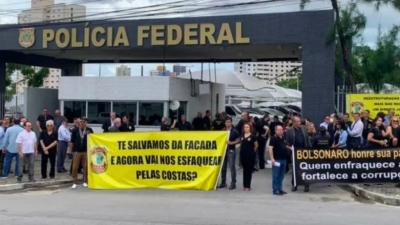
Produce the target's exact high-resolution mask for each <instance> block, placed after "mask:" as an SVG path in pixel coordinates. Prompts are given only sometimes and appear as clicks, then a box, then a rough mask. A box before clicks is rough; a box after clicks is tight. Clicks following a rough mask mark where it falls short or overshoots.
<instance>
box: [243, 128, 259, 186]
mask: <svg viewBox="0 0 400 225" xmlns="http://www.w3.org/2000/svg"><path fill="white" fill-rule="evenodd" d="M240 141H241V145H240V160H241V162H242V167H243V190H245V191H250V188H251V177H252V172H253V168H254V157H255V156H254V154H255V152H256V151H257V147H258V146H257V138H256V136H255V135H254V134H253V129H252V126H251V124H250V123H246V124H244V126H243V131H242V136H241V137H240Z"/></svg>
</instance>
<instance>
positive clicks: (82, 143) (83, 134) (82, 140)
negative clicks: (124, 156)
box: [71, 118, 94, 188]
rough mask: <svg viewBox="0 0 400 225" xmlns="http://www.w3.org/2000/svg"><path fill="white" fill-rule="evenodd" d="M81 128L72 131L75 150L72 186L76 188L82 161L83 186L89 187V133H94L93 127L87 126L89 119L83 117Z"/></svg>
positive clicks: (72, 145)
mask: <svg viewBox="0 0 400 225" xmlns="http://www.w3.org/2000/svg"><path fill="white" fill-rule="evenodd" d="M80 123H81V124H80V126H79V128H77V129H75V130H73V131H72V134H71V148H72V150H73V152H74V162H73V167H72V178H73V182H74V184H73V185H72V188H76V187H77V184H78V168H79V164H80V163H82V167H83V186H84V187H87V164H86V162H87V156H86V155H87V150H88V149H87V139H88V138H87V135H88V134H89V133H94V132H93V129H92V128H90V127H88V126H87V119H86V118H81V120H80Z"/></svg>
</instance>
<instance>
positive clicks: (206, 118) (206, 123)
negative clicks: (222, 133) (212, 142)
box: [203, 110, 211, 130]
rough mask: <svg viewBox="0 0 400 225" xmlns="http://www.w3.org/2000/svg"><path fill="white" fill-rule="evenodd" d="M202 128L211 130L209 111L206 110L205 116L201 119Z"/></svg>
mask: <svg viewBox="0 0 400 225" xmlns="http://www.w3.org/2000/svg"><path fill="white" fill-rule="evenodd" d="M203 127H204V129H205V130H210V129H211V111H210V110H207V111H206V115H205V116H204V118H203Z"/></svg>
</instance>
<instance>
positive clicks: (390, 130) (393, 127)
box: [386, 116, 400, 147]
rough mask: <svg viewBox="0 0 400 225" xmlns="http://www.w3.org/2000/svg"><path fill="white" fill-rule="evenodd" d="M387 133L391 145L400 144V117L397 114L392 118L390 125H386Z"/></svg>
mask: <svg viewBox="0 0 400 225" xmlns="http://www.w3.org/2000/svg"><path fill="white" fill-rule="evenodd" d="M386 134H387V137H388V139H389V145H390V146H392V147H397V146H399V142H398V139H399V135H400V127H399V118H398V117H397V116H393V117H392V119H391V120H390V125H389V126H387V127H386Z"/></svg>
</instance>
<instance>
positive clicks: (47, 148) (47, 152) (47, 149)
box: [39, 120, 58, 180]
mask: <svg viewBox="0 0 400 225" xmlns="http://www.w3.org/2000/svg"><path fill="white" fill-rule="evenodd" d="M57 141H58V135H57V131H55V129H54V121H53V120H48V121H47V122H46V130H44V131H42V132H41V133H40V136H39V144H40V146H41V147H42V150H43V152H42V165H41V172H42V179H43V180H44V179H47V163H48V161H50V173H49V176H50V179H54V176H55V170H56V155H57Z"/></svg>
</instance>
